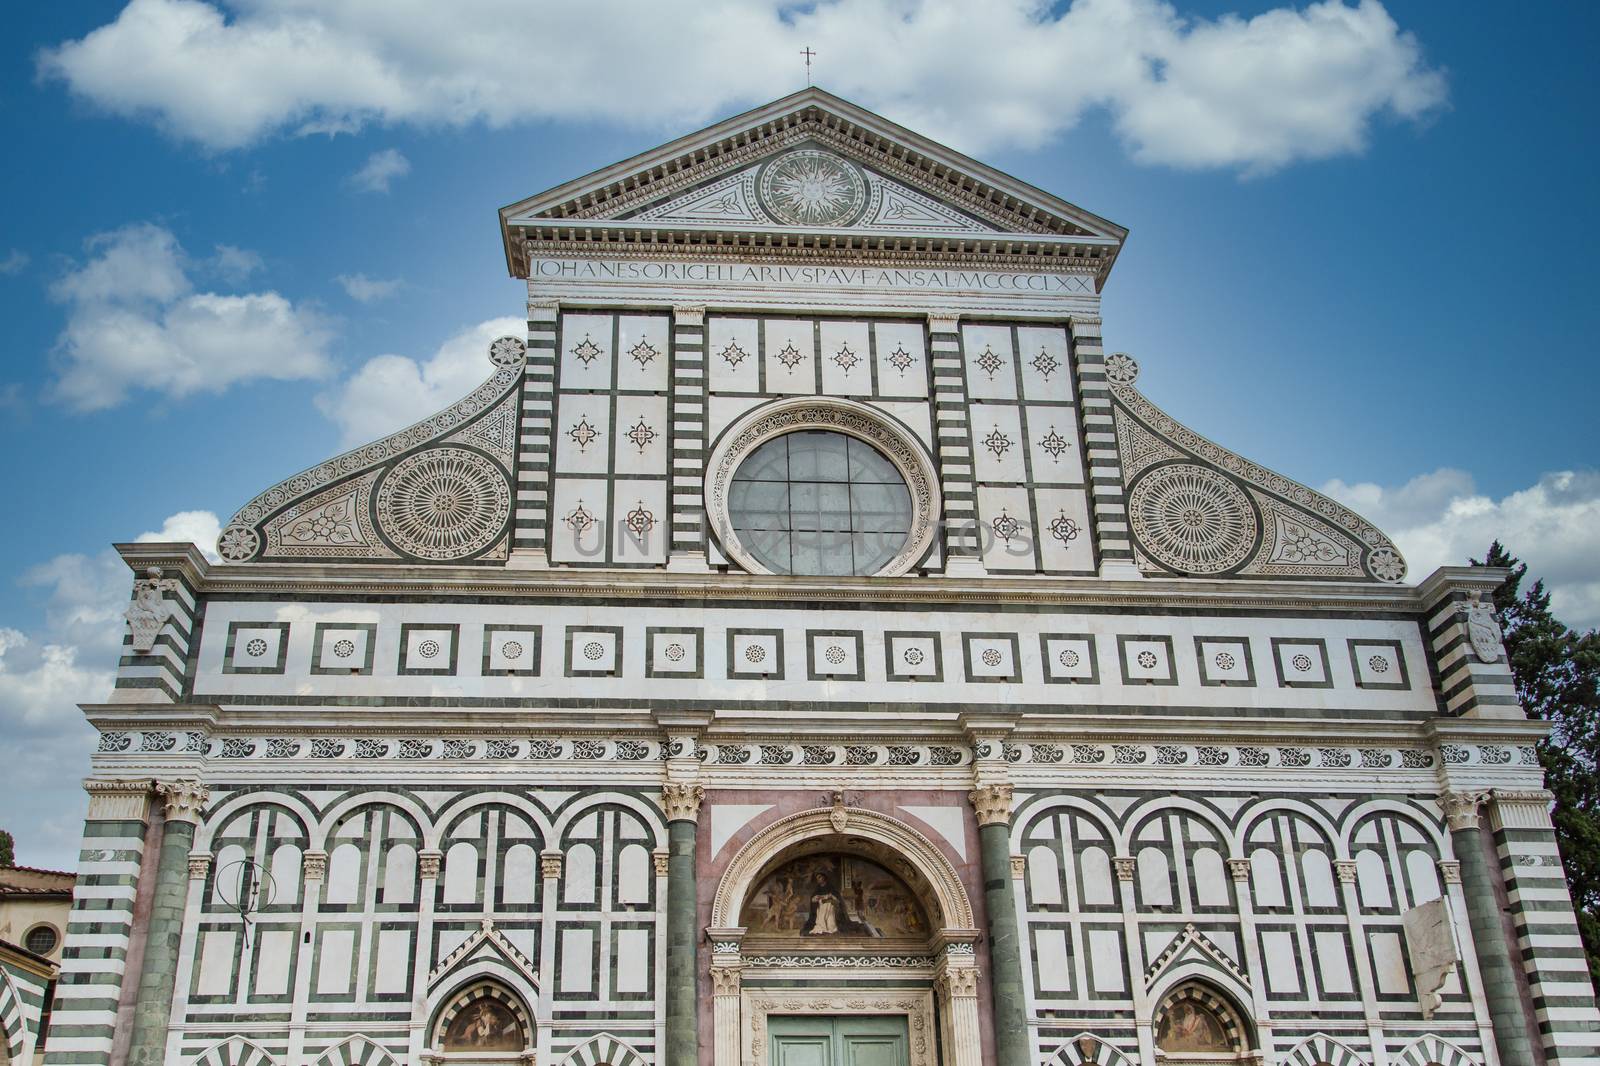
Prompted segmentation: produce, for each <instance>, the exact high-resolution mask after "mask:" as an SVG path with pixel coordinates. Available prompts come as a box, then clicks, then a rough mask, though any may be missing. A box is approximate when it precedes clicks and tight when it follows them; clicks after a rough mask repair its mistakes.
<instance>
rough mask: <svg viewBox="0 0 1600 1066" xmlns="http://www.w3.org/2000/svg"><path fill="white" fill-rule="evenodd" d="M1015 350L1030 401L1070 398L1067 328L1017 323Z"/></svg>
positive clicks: (1024, 387)
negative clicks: (1018, 324)
mask: <svg viewBox="0 0 1600 1066" xmlns="http://www.w3.org/2000/svg"><path fill="white" fill-rule="evenodd" d="M1017 349H1018V351H1017V361H1018V366H1019V368H1020V369H1021V371H1022V394H1023V395H1024V396H1026V397H1027V398H1028V399H1030V400H1071V399H1072V398H1073V391H1072V364H1071V362H1070V361H1069V360H1068V359H1067V331H1066V330H1064V329H1062V328H1061V327H1060V326H1018V327H1017Z"/></svg>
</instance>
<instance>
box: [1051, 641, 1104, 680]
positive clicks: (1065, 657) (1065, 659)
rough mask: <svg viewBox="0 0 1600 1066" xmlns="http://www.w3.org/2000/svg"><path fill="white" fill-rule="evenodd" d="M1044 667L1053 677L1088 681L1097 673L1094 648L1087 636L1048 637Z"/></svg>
mask: <svg viewBox="0 0 1600 1066" xmlns="http://www.w3.org/2000/svg"><path fill="white" fill-rule="evenodd" d="M1044 668H1045V672H1046V673H1047V674H1048V676H1050V677H1052V678H1072V679H1074V680H1084V681H1087V680H1089V679H1091V678H1093V677H1094V675H1095V661H1094V648H1093V646H1092V645H1091V643H1090V641H1089V639H1088V638H1087V637H1046V638H1045V642H1044Z"/></svg>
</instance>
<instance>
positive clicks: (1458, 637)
mask: <svg viewBox="0 0 1600 1066" xmlns="http://www.w3.org/2000/svg"><path fill="white" fill-rule="evenodd" d="M1471 604H1472V599H1471V596H1470V594H1469V593H1468V592H1467V591H1465V590H1462V589H1455V590H1452V591H1451V592H1450V594H1449V595H1447V596H1446V597H1445V598H1443V599H1441V600H1439V601H1437V602H1435V603H1434V604H1433V605H1432V607H1431V609H1430V610H1429V613H1428V641H1429V643H1430V644H1431V646H1432V648H1433V660H1434V665H1435V667H1436V669H1437V670H1438V671H1439V697H1440V699H1441V700H1442V701H1443V702H1444V709H1445V713H1447V714H1449V715H1451V716H1453V717H1461V716H1466V717H1470V718H1511V719H1516V720H1518V721H1520V720H1521V719H1523V718H1525V717H1526V715H1525V714H1524V713H1523V710H1522V705H1521V703H1519V702H1518V700H1517V685H1516V679H1515V678H1514V677H1512V674H1511V664H1510V662H1509V661H1507V659H1506V654H1505V649H1504V648H1503V647H1501V648H1500V649H1499V653H1498V655H1497V656H1496V658H1495V659H1494V661H1493V662H1487V663H1486V662H1484V661H1482V660H1481V659H1479V658H1478V656H1477V653H1476V652H1474V651H1473V649H1472V639H1471V637H1470V636H1469V634H1468V631H1467V619H1468V615H1469V612H1470V611H1471V610H1472V606H1471ZM1480 610H1481V608H1480Z"/></svg>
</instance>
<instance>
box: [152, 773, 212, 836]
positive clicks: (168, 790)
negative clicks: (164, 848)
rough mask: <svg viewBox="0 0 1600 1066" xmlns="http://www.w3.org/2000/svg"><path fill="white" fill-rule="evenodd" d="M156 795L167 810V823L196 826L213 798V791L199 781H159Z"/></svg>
mask: <svg viewBox="0 0 1600 1066" xmlns="http://www.w3.org/2000/svg"><path fill="white" fill-rule="evenodd" d="M156 795H158V796H160V797H161V802H162V804H163V806H164V807H165V808H166V815H167V821H169V822H188V823H189V824H190V825H195V824H197V823H198V822H199V821H200V811H201V809H202V808H204V807H205V805H206V801H207V800H209V799H210V798H211V790H210V789H209V788H207V787H206V786H204V785H202V784H201V783H200V782H198V781H157V782H156Z"/></svg>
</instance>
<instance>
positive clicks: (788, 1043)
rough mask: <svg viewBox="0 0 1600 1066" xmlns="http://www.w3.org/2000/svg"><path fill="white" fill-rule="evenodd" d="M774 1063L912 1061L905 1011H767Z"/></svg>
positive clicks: (883, 1065) (835, 1065) (894, 1064)
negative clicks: (835, 1013)
mask: <svg viewBox="0 0 1600 1066" xmlns="http://www.w3.org/2000/svg"><path fill="white" fill-rule="evenodd" d="M767 1032H768V1033H769V1034H770V1037H769V1038H770V1040H771V1041H772V1046H771V1055H770V1056H769V1058H770V1060H771V1062H772V1066H910V1062H911V1059H910V1051H909V1049H908V1041H907V1029H906V1020H905V1017H904V1016H903V1015H897V1014H888V1015H881V1016H880V1015H848V1016H843V1017H828V1016H818V1017H813V1016H808V1015H788V1014H771V1015H768V1016H767Z"/></svg>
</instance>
